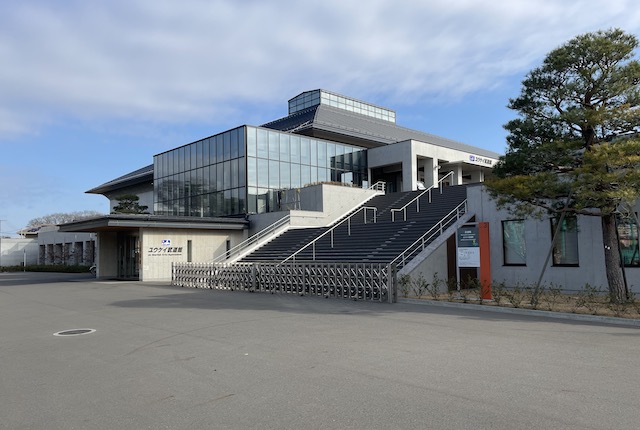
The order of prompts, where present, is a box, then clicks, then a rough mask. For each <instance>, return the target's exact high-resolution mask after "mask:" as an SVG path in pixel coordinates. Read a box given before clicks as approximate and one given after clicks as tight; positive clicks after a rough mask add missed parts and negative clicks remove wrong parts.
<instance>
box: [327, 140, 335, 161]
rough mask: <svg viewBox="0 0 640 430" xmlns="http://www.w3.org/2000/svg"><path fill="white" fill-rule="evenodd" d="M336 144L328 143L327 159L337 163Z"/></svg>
mask: <svg viewBox="0 0 640 430" xmlns="http://www.w3.org/2000/svg"><path fill="white" fill-rule="evenodd" d="M335 157H336V145H335V143H327V159H328V160H329V163H335Z"/></svg>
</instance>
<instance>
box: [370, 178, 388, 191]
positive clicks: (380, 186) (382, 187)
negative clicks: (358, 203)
mask: <svg viewBox="0 0 640 430" xmlns="http://www.w3.org/2000/svg"><path fill="white" fill-rule="evenodd" d="M368 189H369V190H376V191H382V192H383V193H386V192H387V183H386V182H385V181H378V182H376V183H375V184H373V185H371V186H370V187H369V188H368Z"/></svg>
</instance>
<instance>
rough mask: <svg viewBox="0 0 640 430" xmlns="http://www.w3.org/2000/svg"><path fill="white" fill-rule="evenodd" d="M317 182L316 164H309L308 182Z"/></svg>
mask: <svg viewBox="0 0 640 430" xmlns="http://www.w3.org/2000/svg"><path fill="white" fill-rule="evenodd" d="M316 182H318V168H317V167H316V166H311V179H310V181H309V183H311V184H315V183H316Z"/></svg>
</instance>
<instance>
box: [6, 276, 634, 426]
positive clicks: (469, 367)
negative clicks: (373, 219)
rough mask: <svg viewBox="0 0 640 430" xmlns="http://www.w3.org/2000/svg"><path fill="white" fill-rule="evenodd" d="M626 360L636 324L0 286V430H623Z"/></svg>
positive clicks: (16, 283) (54, 283)
mask: <svg viewBox="0 0 640 430" xmlns="http://www.w3.org/2000/svg"><path fill="white" fill-rule="evenodd" d="M81 328H87V329H93V330H95V332H93V333H89V334H84V335H77V336H54V333H57V332H59V331H62V330H70V329H81ZM639 363H640V329H638V328H633V327H620V326H608V325H603V324H594V323H580V322H572V321H562V320H551V319H544V318H540V317H531V316H523V315H509V314H499V313H492V312H477V311H473V310H467V309H449V308H442V307H434V306H429V305H416V304H409V303H400V304H393V305H390V304H386V303H382V304H381V303H365V302H359V301H351V300H337V299H324V298H321V297H299V296H294V295H277V294H276V295H271V294H260V293H246V292H229V291H214V290H192V289H181V288H172V287H169V286H167V285H160V284H143V283H140V282H117V281H98V280H95V279H93V278H90V277H88V276H87V275H77V274H72V275H69V274H35V273H0V417H1V419H0V429H11V430H17V429H46V430H57V429H65V430H68V429H109V430H113V429H474V430H477V429H505V430H506V429H509V430H513V429H576V430H577V429H634V430H635V429H638V428H640V371H639V370H638V364H639Z"/></svg>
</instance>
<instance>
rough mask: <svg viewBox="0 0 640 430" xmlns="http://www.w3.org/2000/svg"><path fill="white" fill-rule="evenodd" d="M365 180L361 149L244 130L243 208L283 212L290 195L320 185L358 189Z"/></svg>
mask: <svg viewBox="0 0 640 430" xmlns="http://www.w3.org/2000/svg"><path fill="white" fill-rule="evenodd" d="M366 180H367V152H366V150H365V149H363V148H359V147H356V146H351V145H344V144H340V143H336V142H329V141H325V140H319V139H314V138H310V137H306V136H301V135H297V134H290V133H282V132H277V131H273V130H269V129H264V128H257V127H247V209H248V212H249V213H264V212H275V211H279V210H285V209H288V208H290V207H291V205H290V202H287V201H285V198H288V197H287V196H290V193H286V192H285V191H286V190H295V189H299V188H302V187H304V186H307V185H310V184H315V183H320V182H341V183H351V184H354V185H356V186H362V185H363V183H364V181H366Z"/></svg>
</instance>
